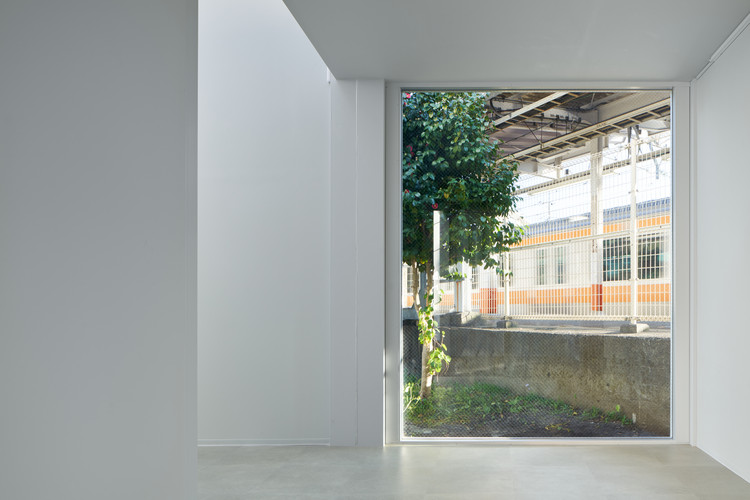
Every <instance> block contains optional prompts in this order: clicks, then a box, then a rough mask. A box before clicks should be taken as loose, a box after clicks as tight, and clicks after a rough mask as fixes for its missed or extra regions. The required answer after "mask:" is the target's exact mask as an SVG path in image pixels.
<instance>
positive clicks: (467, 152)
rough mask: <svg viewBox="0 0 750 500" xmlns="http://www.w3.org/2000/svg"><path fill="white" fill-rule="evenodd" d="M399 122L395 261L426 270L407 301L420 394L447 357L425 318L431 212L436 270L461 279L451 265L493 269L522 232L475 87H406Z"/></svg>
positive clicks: (512, 173) (508, 166)
mask: <svg viewBox="0 0 750 500" xmlns="http://www.w3.org/2000/svg"><path fill="white" fill-rule="evenodd" d="M402 120H403V128H402V134H403V135H402V141H403V142H402V178H401V180H402V186H403V195H402V259H403V262H404V263H406V264H407V265H409V266H411V267H412V268H414V269H415V270H416V271H419V272H422V273H426V274H427V283H428V285H427V290H423V291H422V293H423V294H425V295H429V296H430V298H429V299H428V300H427V301H426V302H427V303H426V304H421V306H422V307H419V304H418V301H417V300H415V305H417V311H418V313H419V340H420V343H421V344H422V346H423V357H422V374H423V375H422V376H423V380H422V387H421V390H420V397H422V398H427V397H429V396H430V395H431V389H430V388H431V383H432V382H431V377H432V376H433V375H435V374H437V373H439V372H440V370H441V369H442V367H443V363H448V362H449V361H450V357H449V356H448V354H447V352H446V346H445V343H444V342H442V341H440V342H438V341H437V339H436V333H437V328H436V325H435V323H434V320H433V312H434V311H433V309H432V295H433V291H432V286H433V273H434V271H435V269H434V266H435V263H434V260H433V227H434V214H435V212H436V211H439V213H440V218H441V221H444V223H443V222H441V235H440V238H441V242H440V245H441V248H440V253H441V255H445V258H441V263H440V264H441V269H439V275H440V276H446V275H447V276H448V277H449V278H450V279H452V280H461V279H464V278H465V277H464V276H463V275H462V274H460V273H457V272H456V271H455V269H451V266H453V265H455V264H458V263H460V262H467V263H468V264H469V265H471V266H478V265H483V266H485V267H486V268H490V267H495V266H497V265H498V264H499V256H500V254H501V253H502V252H504V251H507V250H508V249H509V247H510V245H512V244H514V243H517V242H519V241H520V239H521V236H522V231H521V229H520V228H519V227H518V226H516V225H514V224H513V223H512V222H509V221H508V216H509V215H510V212H511V211H512V210H513V208H514V207H515V203H516V198H515V196H514V184H515V181H516V179H517V173H516V164H515V163H513V162H509V161H506V160H504V159H502V158H501V151H500V149H499V144H498V143H497V141H494V140H492V139H491V138H490V137H489V134H488V132H489V131H490V130H492V126H493V124H492V122H491V121H490V119H489V118H488V115H487V112H486V110H485V94H483V93H479V92H417V93H414V94H411V93H408V92H407V93H404V94H403V116H402ZM415 298H416V297H415Z"/></svg>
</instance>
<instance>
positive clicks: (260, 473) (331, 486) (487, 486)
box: [198, 444, 750, 500]
mask: <svg viewBox="0 0 750 500" xmlns="http://www.w3.org/2000/svg"><path fill="white" fill-rule="evenodd" d="M198 498H199V500H209V499H210V500H219V499H222V500H229V499H251V498H252V499H256V498H257V499H263V498H289V499H296V498H326V499H329V498H332V499H350V498H351V499H356V498H368V499H390V498H414V499H485V498H487V499H489V498H492V499H498V498H499V499H519V500H520V499H524V500H525V499H534V500H536V499H556V500H557V499H559V500H565V499H575V500H581V499H589V498H590V499H605V500H620V499H622V500H625V499H627V500H642V499H654V500H657V499H658V500H668V499H669V500H696V499H706V500H729V499H733V500H735V499H736V500H740V499H743V500H747V499H750V483H747V482H745V481H743V480H742V479H741V478H740V477H739V476H737V475H735V474H734V473H732V472H731V471H729V470H728V469H726V468H725V467H723V466H722V465H721V464H719V463H718V462H716V461H715V460H713V459H712V458H710V457H709V456H708V455H706V454H705V453H703V452H702V451H700V450H698V449H697V448H692V447H690V446H687V445H636V444H623V445H595V446H587V445H559V446H548V445H515V444H511V445H498V446H481V445H473V446H472V445H438V446H414V445H405V446H391V447H385V448H334V447H327V446H279V447H201V448H199V451H198Z"/></svg>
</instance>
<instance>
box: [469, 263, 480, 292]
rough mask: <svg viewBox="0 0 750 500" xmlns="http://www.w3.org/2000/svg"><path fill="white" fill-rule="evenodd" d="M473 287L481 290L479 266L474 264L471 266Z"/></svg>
mask: <svg viewBox="0 0 750 500" xmlns="http://www.w3.org/2000/svg"><path fill="white" fill-rule="evenodd" d="M471 289H472V290H479V267H478V266H474V267H472V268H471Z"/></svg>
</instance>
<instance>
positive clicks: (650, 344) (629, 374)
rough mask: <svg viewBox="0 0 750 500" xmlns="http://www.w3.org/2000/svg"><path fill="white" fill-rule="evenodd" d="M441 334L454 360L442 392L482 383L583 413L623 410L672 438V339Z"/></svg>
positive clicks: (467, 331) (455, 330)
mask: <svg viewBox="0 0 750 500" xmlns="http://www.w3.org/2000/svg"><path fill="white" fill-rule="evenodd" d="M441 329H442V330H443V331H444V332H445V334H446V344H447V345H448V353H449V354H450V356H451V357H452V359H453V360H452V362H451V364H450V367H449V368H448V370H447V371H446V372H444V373H443V374H441V375H440V377H439V381H438V383H439V384H454V383H472V382H475V381H481V382H487V383H493V384H496V385H499V386H504V387H508V388H509V389H512V390H515V391H517V392H519V393H525V392H529V393H534V394H539V395H541V396H545V397H550V398H554V399H558V400H562V401H565V402H567V403H569V404H572V405H574V406H577V407H581V408H590V407H592V406H596V407H598V408H601V409H602V410H604V411H614V409H615V407H616V406H617V405H620V408H621V411H622V412H624V413H625V414H626V415H628V416H631V415H633V414H634V415H635V417H636V421H637V423H638V425H639V426H641V427H643V428H645V429H647V430H649V431H651V432H653V433H655V434H657V435H664V436H668V435H669V434H670V425H669V424H670V339H669V335H666V334H649V333H648V332H646V333H641V334H632V335H625V334H613V333H599V334H595V333H584V334H581V333H566V332H553V333H548V332H539V331H534V332H530V331H503V330H498V329H487V328H471V327H447V326H444V327H441Z"/></svg>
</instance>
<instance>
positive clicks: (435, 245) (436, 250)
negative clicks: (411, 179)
mask: <svg viewBox="0 0 750 500" xmlns="http://www.w3.org/2000/svg"><path fill="white" fill-rule="evenodd" d="M440 214H441V212H440V211H439V210H433V211H432V264H433V266H435V267H434V269H433V274H432V276H433V278H432V294H433V296H432V304H433V306H434V307H435V309H436V310H437V304H436V302H437V300H438V290H440Z"/></svg>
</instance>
